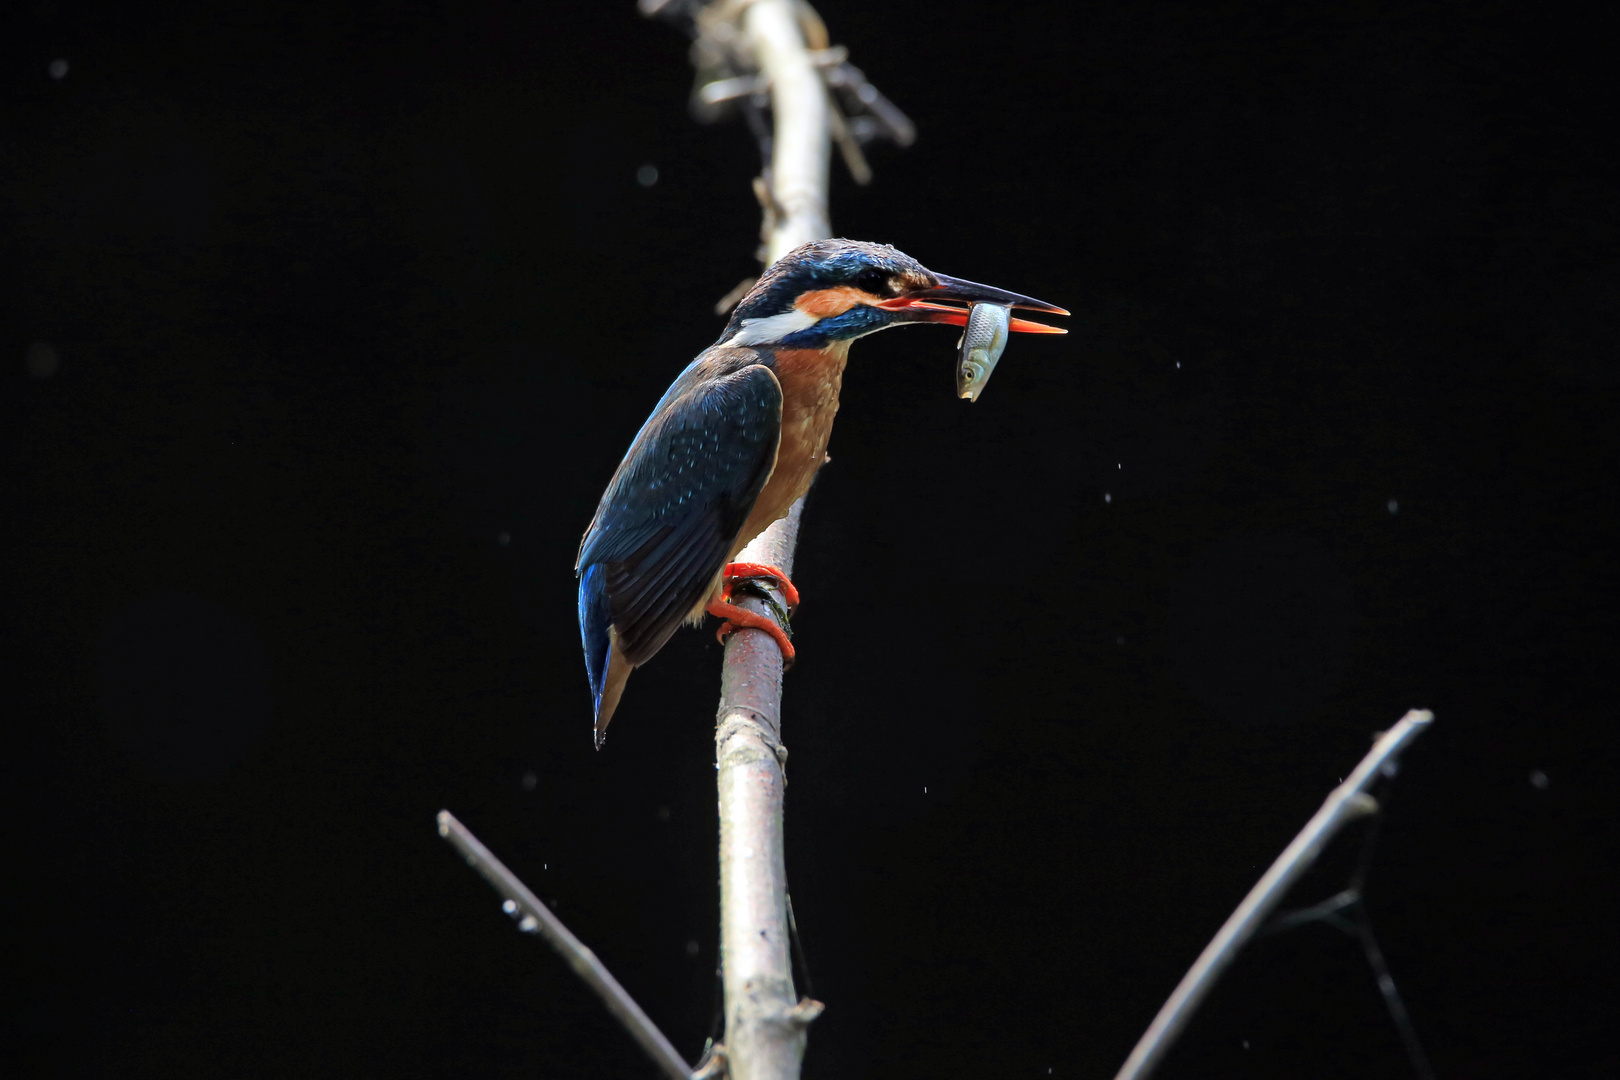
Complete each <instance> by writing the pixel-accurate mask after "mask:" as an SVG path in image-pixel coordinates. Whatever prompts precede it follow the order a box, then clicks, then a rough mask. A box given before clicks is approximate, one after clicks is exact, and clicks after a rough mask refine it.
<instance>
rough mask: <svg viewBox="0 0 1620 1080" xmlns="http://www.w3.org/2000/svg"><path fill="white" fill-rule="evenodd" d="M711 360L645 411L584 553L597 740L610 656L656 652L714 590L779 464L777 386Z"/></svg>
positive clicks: (737, 360) (748, 369) (643, 657)
mask: <svg viewBox="0 0 1620 1080" xmlns="http://www.w3.org/2000/svg"><path fill="white" fill-rule="evenodd" d="M712 353H713V351H711V353H706V354H705V355H704V356H702V357H699V358H698V359H697V360H696V361H694V362H693V363H692V365H691V366H690V367H688V368H687V369H686V371H685V372H683V373H682V374H681V377H680V378H679V379H677V380H676V381H675V384H674V385H673V386H671V387H670V388H669V392H668V393H666V394H665V395H664V398H663V400H662V401H660V402H659V403H658V407H657V408H656V409H654V410H653V414H652V416H651V417H649V418H648V420H647V423H646V424H645V425H643V426H642V429H641V432H640V433H639V434H638V435H637V436H636V440H635V442H634V443H632V444H631V446H630V451H629V452H628V453H627V454H626V455H625V457H624V461H622V462H621V463H620V464H619V469H618V471H617V472H616V473H614V475H613V480H612V482H611V483H609V485H608V489H607V492H606V493H605V494H604V495H603V496H602V501H601V504H600V505H599V506H598V507H597V510H596V517H595V519H594V520H593V521H592V522H591V527H590V529H589V530H587V532H586V533H585V538H584V540H583V541H582V542H581V544H580V548H579V559H578V561H577V563H576V564H575V567H574V569H575V572H576V573H577V574H579V576H580V583H579V616H580V634H581V637H582V638H583V640H584V646H585V662H586V668H587V671H588V673H589V675H590V679H591V690H592V694H593V697H594V699H595V705H596V708H597V712H598V718H597V727H598V730H599V731H600V730H601V728H603V727H605V720H606V717H603V716H602V715H601V712H602V704H603V702H602V695H603V690H604V688H605V684H606V682H607V679H608V667H609V661H610V653H612V652H614V651H616V652H617V653H618V654H619V656H620V657H621V658H622V661H624V662H627V663H628V664H629V665H630V666H636V665H640V664H643V663H645V662H646V661H647V660H649V659H650V658H651V657H652V656H653V654H654V653H656V652H657V651H658V650H659V649H660V648H662V647H663V645H664V643H665V642H666V641H668V640H669V638H670V635H671V634H673V633H674V632H675V630H676V629H677V628H678V627H679V626H680V624H681V621H682V620H683V619H684V618H686V616H687V614H688V613H689V612H691V610H692V609H693V608H694V607H696V606H697V604H698V603H699V601H701V600H702V599H703V597H704V594H705V593H706V592H707V590H708V589H709V587H710V586H711V585H712V584H713V582H714V577H715V575H716V574H717V573H719V571H720V568H721V567H722V566H723V565H724V564H725V560H726V557H727V556H728V555H729V554H730V552H731V546H732V544H733V543H734V542H735V541H736V538H737V534H738V532H739V531H741V529H742V526H743V523H744V522H745V521H747V519H748V514H749V512H750V511H751V510H752V509H753V506H754V501H755V500H756V499H757V498H758V497H759V493H760V490H761V489H762V488H764V486H765V481H766V480H767V479H769V477H770V474H771V469H772V467H773V465H774V463H775V461H776V447H777V442H778V440H779V439H780V436H781V430H782V387H781V384H780V383H778V382H777V380H776V376H775V374H774V373H772V372H771V371H770V369H769V368H767V367H765V366H764V365H762V364H760V363H758V362H757V356H756V354H754V353H753V352H752V351H751V350H747V351H745V350H726V351H725V353H726V354H727V355H713V354H712ZM610 629H611V631H612V634H611V635H610V633H609V631H610ZM626 674H627V672H626ZM614 697H616V693H615V695H614ZM611 707H612V703H611V702H610V703H609V711H610V712H611Z"/></svg>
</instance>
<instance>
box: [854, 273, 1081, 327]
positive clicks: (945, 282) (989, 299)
mask: <svg viewBox="0 0 1620 1080" xmlns="http://www.w3.org/2000/svg"><path fill="white" fill-rule="evenodd" d="M934 276H935V277H936V278H938V279H939V284H938V285H935V286H934V287H933V288H931V289H918V290H916V291H915V292H909V293H906V294H904V295H902V296H897V297H895V298H894V299H893V300H885V301H883V302H882V303H880V304H877V305H875V306H877V307H880V308H884V309H885V310H888V311H899V312H905V313H906V319H907V321H908V322H934V323H944V324H945V325H947V326H965V325H966V324H967V317H968V309H969V307H971V306H972V305H974V304H999V305H1001V306H1002V307H1009V308H1021V309H1023V310H1025V311H1045V312H1050V313H1051V314H1053V315H1067V314H1068V312H1067V311H1065V310H1064V309H1063V308H1060V307H1058V306H1057V305H1056V304H1048V303H1046V302H1045V301H1044V300H1036V299H1035V298H1034V297H1031V296H1022V295H1020V294H1019V293H1015V292H1008V291H1007V290H1006V289H998V288H996V287H995V286H994V285H980V284H979V283H978V282H976V281H963V280H962V279H961V278H953V277H947V276H946V275H944V274H935V275H934ZM936 300H956V301H960V302H961V303H962V304H963V305H965V306H961V307H958V306H956V305H955V304H939V303H934V301H936ZM913 313H915V314H913ZM1007 328H1008V329H1009V330H1018V331H1021V332H1023V333H1026V334H1067V333H1068V331H1067V330H1065V329H1063V328H1062V327H1061V326H1047V325H1046V324H1045V323H1038V322H1030V321H1028V320H1027V319H1012V320H1010V321H1009V322H1008V324H1007Z"/></svg>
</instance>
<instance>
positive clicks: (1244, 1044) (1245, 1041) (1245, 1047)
mask: <svg viewBox="0 0 1620 1080" xmlns="http://www.w3.org/2000/svg"><path fill="white" fill-rule="evenodd" d="M1248 1048H1249V1040H1248V1039H1244V1040H1243V1049H1245V1050H1247V1049H1248Z"/></svg>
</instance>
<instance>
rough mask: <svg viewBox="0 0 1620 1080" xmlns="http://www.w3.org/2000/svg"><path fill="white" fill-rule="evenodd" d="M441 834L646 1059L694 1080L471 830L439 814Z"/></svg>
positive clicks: (631, 1003)
mask: <svg viewBox="0 0 1620 1080" xmlns="http://www.w3.org/2000/svg"><path fill="white" fill-rule="evenodd" d="M439 835H440V836H442V837H444V838H445V839H446V840H448V841H450V846H451V847H453V848H455V849H456V850H457V851H459V852H461V854H462V856H463V857H464V858H465V859H466V860H467V865H468V866H470V867H472V868H473V869H474V870H477V871H478V872H479V874H481V875H483V878H484V880H485V881H487V882H489V883H490V884H491V885H493V886H494V887H495V891H496V892H498V893H500V894H501V895H502V896H504V897H505V898H506V902H505V903H504V904H502V905H501V909H502V910H503V911H505V912H506V913H507V914H508V915H511V916H512V917H513V918H514V919H516V920H517V921H518V929H519V930H522V931H523V932H524V933H526V934H534V933H538V934H539V935H540V936H541V937H543V938H545V939H546V941H547V942H549V943H550V945H551V947H552V948H553V949H556V950H557V952H558V953H559V954H561V956H562V958H563V959H564V960H566V961H568V966H569V967H571V968H573V969H574V974H576V975H578V976H579V977H580V978H581V979H584V980H585V984H586V985H587V986H589V987H590V988H591V989H592V990H595V991H596V994H597V996H598V997H600V998H601V999H602V1003H603V1004H604V1005H606V1006H607V1007H608V1012H610V1013H612V1014H613V1015H614V1016H616V1017H618V1018H619V1023H621V1024H623V1025H624V1026H625V1029H626V1030H628V1031H629V1032H630V1034H631V1035H632V1036H633V1037H634V1038H635V1040H636V1042H638V1043H640V1044H641V1048H642V1049H643V1050H645V1051H647V1056H648V1057H650V1058H652V1059H653V1061H655V1062H657V1064H658V1067H659V1068H660V1069H662V1070H663V1071H664V1075H666V1076H668V1077H670V1080H691V1078H692V1070H691V1069H690V1068H689V1067H688V1066H687V1064H686V1061H685V1060H684V1059H683V1058H682V1057H681V1055H680V1054H679V1053H678V1052H677V1051H676V1050H675V1047H674V1046H672V1045H671V1044H670V1041H669V1040H668V1039H666V1038H665V1037H664V1033H663V1032H662V1031H659V1030H658V1026H657V1025H656V1024H654V1023H653V1022H652V1021H651V1020H650V1019H648V1017H647V1014H646V1013H645V1012H643V1011H642V1010H641V1006H640V1005H637V1004H636V1002H635V999H634V998H632V997H631V996H630V995H629V993H627V992H626V991H625V989H624V987H622V986H620V985H619V980H617V979H615V978H614V977H613V975H612V973H610V972H609V971H608V969H607V968H605V967H603V966H602V961H600V960H598V959H597V958H596V954H595V953H593V952H591V950H590V949H588V948H587V947H586V946H585V944H584V942H582V941H580V940H579V938H577V937H575V936H574V935H573V934H572V933H570V932H569V930H568V927H566V926H564V925H563V924H562V920H560V919H558V918H557V916H555V915H553V914H552V913H551V909H550V908H548V907H546V905H544V904H542V903H541V902H540V899H539V898H538V897H537V896H535V895H534V893H533V892H531V891H530V890H529V887H528V886H527V885H525V884H523V882H522V881H520V880H519V879H518V876H517V875H516V874H514V873H512V871H510V870H508V869H507V868H506V866H505V864H503V863H502V862H501V860H499V859H497V858H496V857H495V856H494V855H492V854H491V853H490V850H489V849H488V848H487V847H485V846H484V845H483V844H481V843H479V841H478V837H476V836H474V835H473V834H472V833H470V832H468V831H467V827H466V826H465V825H463V824H462V823H461V822H459V821H457V820H456V818H455V815H454V814H452V813H450V811H448V810H440V811H439Z"/></svg>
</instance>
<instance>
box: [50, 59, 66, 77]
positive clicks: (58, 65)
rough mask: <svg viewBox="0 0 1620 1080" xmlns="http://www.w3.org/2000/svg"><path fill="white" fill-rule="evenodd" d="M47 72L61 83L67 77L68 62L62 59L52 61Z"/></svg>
mask: <svg viewBox="0 0 1620 1080" xmlns="http://www.w3.org/2000/svg"><path fill="white" fill-rule="evenodd" d="M45 70H46V71H47V72H49V73H50V76H51V78H53V79H55V80H56V81H57V82H61V81H62V80H63V79H64V78H66V77H67V73H68V62H67V61H66V60H62V59H56V60H52V61H51V62H50V64H49V65H48V66H47V67H46V68H45Z"/></svg>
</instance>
